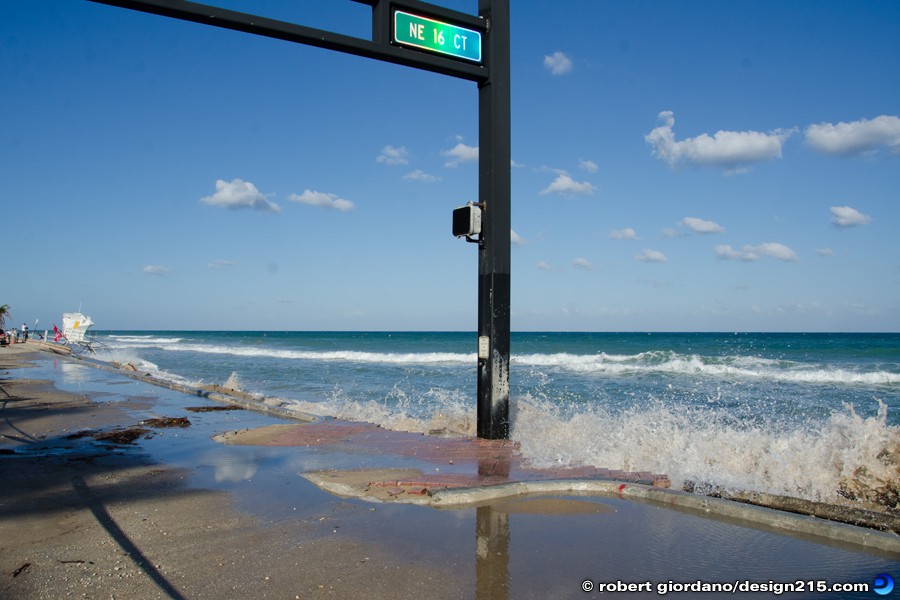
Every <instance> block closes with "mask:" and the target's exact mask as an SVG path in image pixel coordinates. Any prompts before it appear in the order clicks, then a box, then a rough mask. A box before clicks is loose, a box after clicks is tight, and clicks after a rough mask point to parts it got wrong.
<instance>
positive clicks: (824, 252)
mask: <svg viewBox="0 0 900 600" xmlns="http://www.w3.org/2000/svg"><path fill="white" fill-rule="evenodd" d="M816 254H818V255H819V256H821V257H823V258H830V257H832V256H834V255H835V253H834V250H832V249H831V248H816Z"/></svg>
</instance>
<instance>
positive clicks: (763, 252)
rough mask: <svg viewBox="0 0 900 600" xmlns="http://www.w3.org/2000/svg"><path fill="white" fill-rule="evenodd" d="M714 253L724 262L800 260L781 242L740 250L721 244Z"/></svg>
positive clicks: (745, 247)
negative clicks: (767, 259) (768, 259)
mask: <svg viewBox="0 0 900 600" xmlns="http://www.w3.org/2000/svg"><path fill="white" fill-rule="evenodd" d="M713 252H715V253H716V255H717V256H718V257H719V258H721V259H724V260H743V261H755V260H759V259H760V258H763V257H766V256H767V257H769V258H777V259H778V260H783V261H795V260H798V256H797V253H796V252H794V251H793V250H791V249H790V248H789V247H788V246H785V245H784V244H781V243H779V242H766V243H764V244H760V245H758V246H750V245H746V246H744V247H743V248H741V249H740V250H736V249H735V248H732V247H731V245H730V244H720V245H718V246H716V247H715V248H713Z"/></svg>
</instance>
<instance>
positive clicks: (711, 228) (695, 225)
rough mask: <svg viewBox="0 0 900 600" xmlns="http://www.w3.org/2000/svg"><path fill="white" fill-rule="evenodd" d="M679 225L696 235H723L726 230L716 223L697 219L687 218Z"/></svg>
mask: <svg viewBox="0 0 900 600" xmlns="http://www.w3.org/2000/svg"><path fill="white" fill-rule="evenodd" d="M679 225H681V226H683V227H687V228H688V229H690V230H691V231H693V232H694V233H723V232H724V231H725V228H724V227H722V226H721V225H719V224H718V223H716V222H715V221H707V220H705V219H698V218H697V217H685V218H683V219H682V220H681V222H680V223H679Z"/></svg>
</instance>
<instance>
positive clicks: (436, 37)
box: [394, 10, 481, 64]
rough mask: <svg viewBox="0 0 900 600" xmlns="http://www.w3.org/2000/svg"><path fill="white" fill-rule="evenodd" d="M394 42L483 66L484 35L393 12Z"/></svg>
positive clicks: (432, 20) (401, 12)
mask: <svg viewBox="0 0 900 600" xmlns="http://www.w3.org/2000/svg"><path fill="white" fill-rule="evenodd" d="M394 42H395V43H397V44H402V45H404V46H413V47H414V48H420V49H422V50H428V51H429V52H438V53H440V54H446V55H448V56H453V57H454V58H462V59H464V60H470V61H472V62H476V63H479V64H481V32H479V31H475V30H474V29H466V28H464V27H459V26H457V25H451V24H450V23H442V22H441V21H435V20H434V19H429V18H427V17H420V16H419V15H413V14H410V13H407V12H403V11H402V10H396V11H394Z"/></svg>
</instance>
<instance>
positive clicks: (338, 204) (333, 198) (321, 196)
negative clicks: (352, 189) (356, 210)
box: [288, 190, 353, 212]
mask: <svg viewBox="0 0 900 600" xmlns="http://www.w3.org/2000/svg"><path fill="white" fill-rule="evenodd" d="M288 200H290V201H291V202H298V203H300V204H309V205H311V206H319V207H321V208H333V209H334V210H339V211H341V212H347V211H348V210H353V203H352V202H351V201H349V200H344V199H343V198H338V197H337V195H335V194H329V193H326V192H316V191H314V190H303V193H302V194H299V195H298V194H291V195H290V197H289V198H288Z"/></svg>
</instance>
